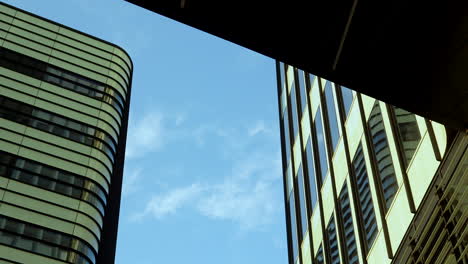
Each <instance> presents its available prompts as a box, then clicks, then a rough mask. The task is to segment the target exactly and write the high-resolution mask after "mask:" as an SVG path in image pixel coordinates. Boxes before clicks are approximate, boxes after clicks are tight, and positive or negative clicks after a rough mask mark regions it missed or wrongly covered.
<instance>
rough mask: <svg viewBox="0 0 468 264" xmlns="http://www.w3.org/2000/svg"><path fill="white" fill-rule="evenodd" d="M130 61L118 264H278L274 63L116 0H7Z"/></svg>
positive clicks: (281, 241) (280, 225) (282, 242)
mask: <svg viewBox="0 0 468 264" xmlns="http://www.w3.org/2000/svg"><path fill="white" fill-rule="evenodd" d="M3 1H4V2H6V3H9V4H11V5H15V6H18V7H20V8H22V9H25V10H27V11H29V12H32V13H36V14H38V15H40V16H43V17H46V18H49V19H51V20H54V21H57V22H59V23H62V24H65V25H67V26H70V27H72V28H76V29H78V30H81V31H83V32H86V33H89V34H91V35H94V36H97V37H99V38H102V39H105V40H107V41H110V42H113V43H116V44H118V45H119V46H121V47H123V48H124V49H125V50H127V51H128V53H129V54H130V56H131V57H132V59H133V62H134V67H135V68H134V79H133V91H132V100H131V110H130V122H129V134H128V143H127V153H126V164H125V174H124V185H123V195H122V205H121V214H120V226H119V234H118V241H117V256H116V263H118V264H126V263H139V264H146V263H208V264H209V263H216V264H219V263H223V264H229V263H236V264H238V263H245V264H248V263H255V264H258V263H270V264H276V263H286V262H287V250H286V233H285V223H284V212H283V210H284V208H283V192H282V180H281V163H280V144H279V142H280V140H279V127H278V112H277V111H278V109H277V95H276V81H275V70H274V61H273V60H272V59H270V58H266V57H264V56H262V55H259V54H257V53H254V52H252V51H249V50H247V49H245V48H242V47H239V46H237V45H235V44H232V43H229V42H227V41H224V40H222V39H219V38H217V37H214V36H211V35H209V34H207V33H204V32H201V31H198V30H195V29H193V28H190V27H188V26H185V25H183V24H180V23H178V22H175V21H172V20H170V19H167V18H165V17H161V16H159V15H157V14H154V13H151V12H149V11H146V10H144V9H141V8H139V7H136V6H133V5H131V4H129V3H127V2H124V1H120V0H117V1H116V0H99V1H96V0H67V1H63V0H40V1H38V0H3Z"/></svg>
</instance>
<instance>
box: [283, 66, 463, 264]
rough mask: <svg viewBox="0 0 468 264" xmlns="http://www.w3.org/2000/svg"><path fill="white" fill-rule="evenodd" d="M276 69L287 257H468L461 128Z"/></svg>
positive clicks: (306, 260)
mask: <svg viewBox="0 0 468 264" xmlns="http://www.w3.org/2000/svg"><path fill="white" fill-rule="evenodd" d="M276 68H277V79H278V104H279V113H280V127H281V143H282V153H283V158H282V160H283V175H284V197H285V208H286V223H287V234H288V249H289V263H291V264H298V263H303V264H310V263H316V264H320V263H327V264H338V263H345V264H346V263H348V264H356V263H376V264H377V263H378V264H380V263H402V264H403V263H447V264H448V263H468V249H467V247H466V245H467V244H468V228H467V226H468V209H467V207H468V203H467V201H468V187H467V186H468V154H467V146H468V136H467V133H466V131H461V130H453V129H449V128H447V127H444V126H442V125H440V124H438V123H435V122H432V121H430V120H427V119H425V118H422V117H420V116H417V115H415V114H413V113H410V112H407V111H405V110H404V109H401V108H398V107H394V106H392V105H388V104H385V103H384V102H381V101H378V100H375V99H373V98H370V97H368V96H366V95H363V94H359V93H356V92H354V91H352V90H350V89H348V88H346V87H343V86H339V85H337V84H335V83H332V82H330V81H328V80H326V79H324V78H320V77H318V76H314V75H313V74H309V73H306V72H304V71H302V70H300V69H297V68H294V67H292V66H289V65H286V64H284V63H282V62H277V63H276ZM389 77H390V76H389ZM392 78H398V76H392ZM376 89H378V84H376ZM415 103H417V102H415Z"/></svg>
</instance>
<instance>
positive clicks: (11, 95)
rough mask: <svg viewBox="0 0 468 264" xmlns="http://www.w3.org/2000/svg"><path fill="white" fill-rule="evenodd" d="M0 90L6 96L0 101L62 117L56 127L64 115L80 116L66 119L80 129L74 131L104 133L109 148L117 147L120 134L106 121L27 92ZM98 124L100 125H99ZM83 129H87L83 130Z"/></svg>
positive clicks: (91, 133)
mask: <svg viewBox="0 0 468 264" xmlns="http://www.w3.org/2000/svg"><path fill="white" fill-rule="evenodd" d="M0 90H6V92H3V93H5V94H7V96H3V95H0V99H1V98H6V100H9V101H11V102H13V103H12V104H13V105H16V104H21V105H25V106H26V107H25V108H27V107H29V108H34V109H37V111H40V112H43V113H45V114H44V115H50V113H52V114H53V115H55V116H58V117H62V118H57V120H58V121H56V123H57V122H58V123H57V124H58V125H61V123H63V122H64V121H63V116H65V115H67V116H71V115H78V116H79V115H82V117H81V116H80V117H75V118H73V119H72V118H70V117H67V118H66V119H67V120H70V121H69V122H70V123H73V125H74V127H78V126H80V128H76V129H75V130H77V129H78V130H81V129H83V132H85V133H87V134H88V135H90V136H93V135H94V133H95V131H96V130H97V131H100V132H102V133H104V134H105V135H106V137H105V138H103V139H104V140H110V141H112V142H113V143H109V145H110V146H112V145H111V144H114V145H117V142H118V141H119V135H120V133H119V132H117V130H116V128H115V127H114V126H113V125H112V124H110V123H109V122H108V121H106V120H105V119H102V118H98V117H95V116H93V115H90V114H88V113H84V112H82V111H80V110H76V109H73V108H71V107H69V106H67V105H61V104H57V102H54V101H53V100H50V99H45V98H41V97H37V96H35V95H31V94H29V93H27V92H24V91H21V90H16V89H14V88H11V87H6V86H3V85H2V84H0ZM23 96H24V97H27V98H24V99H23V98H21V99H17V98H18V97H23ZM26 101H33V102H34V105H33V104H30V103H26ZM31 103H32V102H31ZM37 104H41V105H44V104H45V105H47V104H50V105H51V106H48V105H47V106H41V107H39V106H36V105H37ZM0 106H1V105H0ZM49 107H52V108H64V109H57V110H55V111H53V112H52V111H49V110H47V109H48V108H49ZM10 108H11V107H10ZM68 112H70V113H68ZM25 114H28V113H25ZM82 118H84V119H88V122H93V123H96V124H90V123H86V122H83V121H81V119H82ZM99 123H101V124H99ZM83 127H87V128H88V129H84V128H83ZM72 128H73V127H72Z"/></svg>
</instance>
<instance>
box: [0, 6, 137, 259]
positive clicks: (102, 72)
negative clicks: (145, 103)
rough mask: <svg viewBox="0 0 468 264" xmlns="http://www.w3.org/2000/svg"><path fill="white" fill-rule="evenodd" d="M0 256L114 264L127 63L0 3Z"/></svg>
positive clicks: (102, 46)
mask: <svg viewBox="0 0 468 264" xmlns="http://www.w3.org/2000/svg"><path fill="white" fill-rule="evenodd" d="M0 20H1V22H0V262H1V263H86V264H91V263H113V261H114V254H115V242H116V233H117V222H118V215H119V206H120V192H121V184H122V172H123V161H124V152H125V140H126V133H127V132H126V130H127V121H128V109H129V100H130V88H131V79H132V68H133V67H132V62H131V60H130V57H129V56H128V54H127V53H126V52H125V51H124V50H122V49H121V48H119V47H117V46H116V45H114V44H111V43H108V42H106V41H103V40H100V39H97V38H95V37H92V36H90V35H87V34H84V33H81V32H78V31H76V30H74V29H71V28H68V27H66V26H63V25H60V24H57V23H55V22H52V21H49V20H47V19H44V18H41V17H38V16H36V15H34V14H30V13H28V12H25V11H23V10H19V9H17V8H15V7H12V6H9V5H6V4H3V3H0Z"/></svg>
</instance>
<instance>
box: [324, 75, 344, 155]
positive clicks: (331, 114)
mask: <svg viewBox="0 0 468 264" xmlns="http://www.w3.org/2000/svg"><path fill="white" fill-rule="evenodd" d="M325 100H326V103H327V112H328V126H329V128H330V137H331V143H332V149H333V151H335V148H336V145H337V144H338V139H339V138H340V130H339V128H338V119H337V116H336V110H335V109H336V108H335V100H334V96H333V88H332V85H331V83H330V82H329V81H327V82H326V84H325Z"/></svg>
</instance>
